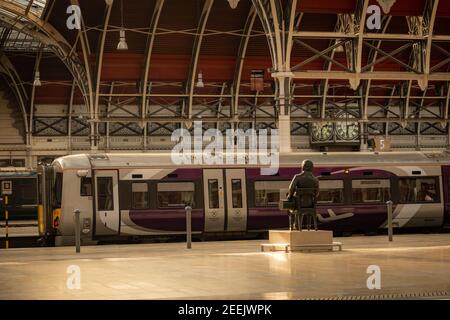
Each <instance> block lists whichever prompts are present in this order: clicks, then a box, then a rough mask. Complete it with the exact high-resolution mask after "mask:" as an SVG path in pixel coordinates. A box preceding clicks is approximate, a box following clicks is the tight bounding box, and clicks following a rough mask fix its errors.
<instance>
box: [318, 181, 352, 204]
mask: <svg viewBox="0 0 450 320" xmlns="http://www.w3.org/2000/svg"><path fill="white" fill-rule="evenodd" d="M321 182H322V184H323V183H324V182H325V183H329V182H341V183H342V188H333V189H341V190H342V195H341V202H321V201H319V199H317V205H318V206H327V205H336V206H339V205H345V204H346V199H345V198H346V192H345V189H346V188H345V185H346V184H345V178H335V179H323V178H319V197H320V192H321V191H322V190H321V188H320V183H321ZM329 189H330V188H327V189H326V190H329ZM319 197H318V198H319Z"/></svg>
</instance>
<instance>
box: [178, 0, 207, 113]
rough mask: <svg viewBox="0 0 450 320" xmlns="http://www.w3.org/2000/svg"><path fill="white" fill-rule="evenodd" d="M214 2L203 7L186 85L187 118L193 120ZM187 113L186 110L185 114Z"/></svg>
mask: <svg viewBox="0 0 450 320" xmlns="http://www.w3.org/2000/svg"><path fill="white" fill-rule="evenodd" d="M213 4H214V0H206V1H205V4H204V5H203V10H202V14H201V16H200V21H199V24H198V27H197V36H196V37H195V42H194V48H193V50H192V57H191V64H190V68H189V76H188V81H187V84H186V90H185V91H186V94H189V101H188V111H187V117H188V118H189V119H191V118H192V107H193V102H194V89H195V78H196V77H195V75H196V72H197V66H198V58H199V56H200V49H201V47H202V42H203V36H204V34H205V29H206V24H207V23H208V18H209V14H210V13H211V9H212V6H213ZM183 113H185V110H184V112H183Z"/></svg>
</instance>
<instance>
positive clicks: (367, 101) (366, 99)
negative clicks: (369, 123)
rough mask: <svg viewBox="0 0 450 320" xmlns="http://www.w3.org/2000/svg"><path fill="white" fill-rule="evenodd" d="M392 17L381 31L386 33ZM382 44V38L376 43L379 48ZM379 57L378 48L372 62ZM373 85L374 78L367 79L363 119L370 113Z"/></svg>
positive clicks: (388, 18)
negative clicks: (370, 97) (371, 88)
mask: <svg viewBox="0 0 450 320" xmlns="http://www.w3.org/2000/svg"><path fill="white" fill-rule="evenodd" d="M391 19H392V16H388V17H387V18H386V20H385V22H384V26H383V29H382V31H381V33H383V34H384V33H386V30H387V28H388V27H389V24H390V23H391ZM381 44H382V41H381V40H379V41H378V42H377V44H376V47H377V48H380V47H381ZM377 57H378V52H377V51H376V50H374V51H373V57H372V61H371V62H374V61H376V60H377ZM374 69H375V66H374V65H373V66H372V67H371V69H370V72H372V71H373V70H374ZM371 86H372V80H370V79H369V80H367V85H366V93H365V95H364V105H363V106H364V107H363V108H364V109H363V112H362V115H361V116H362V119H363V120H367V113H368V108H369V96H370V87H371Z"/></svg>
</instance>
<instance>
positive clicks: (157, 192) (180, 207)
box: [155, 181, 198, 210]
mask: <svg viewBox="0 0 450 320" xmlns="http://www.w3.org/2000/svg"><path fill="white" fill-rule="evenodd" d="M163 184H166V185H167V184H172V185H173V184H175V185H176V184H178V185H181V184H185V185H186V184H191V185H192V186H193V191H180V192H192V201H193V202H192V203H183V204H182V203H178V204H176V206H175V205H173V206H167V207H163V206H160V201H159V193H160V191H159V185H163ZM155 188H156V189H155V191H156V192H155V194H156V204H155V205H156V208H157V209H160V210H171V209H184V208H185V207H186V206H187V205H189V206H190V207H192V208H196V207H197V205H198V203H197V200H198V199H197V197H196V190H197V183H196V182H195V181H159V182H157V183H156V184H155ZM162 192H177V191H174V190H171V191H162Z"/></svg>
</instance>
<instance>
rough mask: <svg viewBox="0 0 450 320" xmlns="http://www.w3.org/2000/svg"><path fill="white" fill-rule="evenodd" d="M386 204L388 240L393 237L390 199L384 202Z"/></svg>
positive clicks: (391, 203)
mask: <svg viewBox="0 0 450 320" xmlns="http://www.w3.org/2000/svg"><path fill="white" fill-rule="evenodd" d="M386 204H387V213H388V235H389V241H392V240H393V239H392V238H393V229H392V228H393V227H392V205H393V202H392V201H388V202H386Z"/></svg>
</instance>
